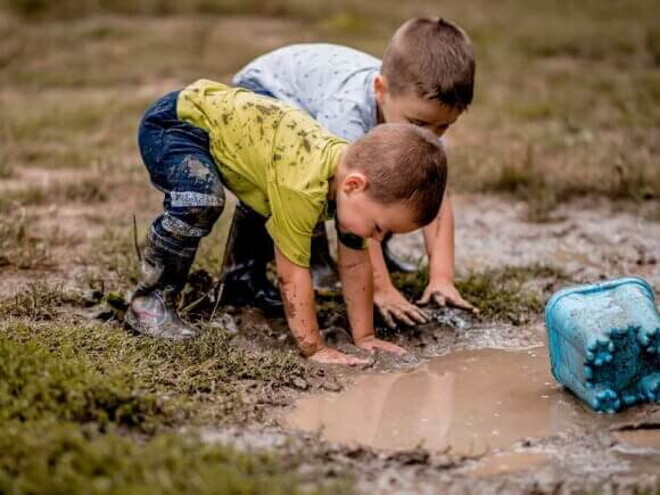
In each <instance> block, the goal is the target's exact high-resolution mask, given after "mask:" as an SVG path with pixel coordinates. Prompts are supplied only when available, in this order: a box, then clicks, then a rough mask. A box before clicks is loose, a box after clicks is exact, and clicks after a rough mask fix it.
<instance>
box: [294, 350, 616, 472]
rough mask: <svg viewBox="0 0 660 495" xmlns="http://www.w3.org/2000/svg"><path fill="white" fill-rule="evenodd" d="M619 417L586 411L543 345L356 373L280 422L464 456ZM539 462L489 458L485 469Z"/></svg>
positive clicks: (350, 440)
mask: <svg viewBox="0 0 660 495" xmlns="http://www.w3.org/2000/svg"><path fill="white" fill-rule="evenodd" d="M623 414H624V415H625V413H623ZM621 418H622V415H621V414H619V415H616V416H604V415H599V414H597V413H594V412H592V411H590V410H589V409H588V408H587V407H586V406H584V405H583V404H582V403H580V402H579V401H578V399H576V398H575V397H574V396H572V395H571V394H570V393H569V392H567V391H565V390H564V389H562V388H561V387H560V386H559V385H558V384H557V383H556V382H555V380H554V378H553V377H552V375H551V373H550V363H549V359H548V355H547V349H546V348H545V347H536V348H533V349H528V350H522V351H505V350H499V349H479V350H473V351H458V352H454V353H451V354H448V355H444V356H440V357H436V358H433V359H431V360H430V361H428V362H427V363H426V364H424V365H423V366H421V367H420V368H417V369H415V370H411V371H405V372H392V373H384V374H375V373H373V372H371V373H364V374H359V375H357V376H356V378H355V380H354V382H353V384H352V385H350V386H349V387H348V388H347V389H346V390H345V391H343V392H341V393H339V394H336V393H328V394H321V395H316V396H310V397H307V398H304V399H302V400H301V401H300V402H299V403H298V404H297V406H296V408H295V409H294V410H293V411H291V412H290V413H289V414H288V415H287V416H286V417H285V418H283V423H284V425H285V426H287V427H289V428H296V429H301V430H307V431H320V432H321V436H322V437H323V438H325V439H326V440H329V441H331V442H337V443H341V444H347V445H355V444H362V445H366V446H370V447H373V448H378V449H386V450H399V449H412V448H415V447H418V446H422V447H424V448H426V449H428V450H430V451H432V452H434V451H449V452H451V453H453V454H458V455H468V456H472V455H483V454H486V453H488V452H490V451H493V450H501V449H504V450H507V449H511V448H512V447H514V444H516V442H518V441H520V440H523V439H527V438H543V437H548V436H550V435H554V434H557V433H561V432H566V431H571V430H579V429H584V427H585V425H588V426H589V427H607V426H608V425H610V424H613V423H614V422H615V421H617V420H620V419H621ZM541 461H542V458H537V457H534V459H532V458H531V457H530V458H527V457H526V458H525V459H520V458H518V457H516V458H515V459H514V458H509V459H508V460H507V459H493V461H492V462H493V466H492V467H491V469H493V470H495V471H497V470H498V469H500V470H507V469H509V467H507V466H508V465H513V466H516V465H519V464H520V463H521V462H522V463H523V464H529V463H530V462H533V463H538V462H541ZM507 463H508V464H507ZM498 466H499V467H498Z"/></svg>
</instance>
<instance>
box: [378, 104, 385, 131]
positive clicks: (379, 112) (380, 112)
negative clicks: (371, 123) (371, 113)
mask: <svg viewBox="0 0 660 495" xmlns="http://www.w3.org/2000/svg"><path fill="white" fill-rule="evenodd" d="M384 123H385V117H383V111H382V110H381V109H380V103H378V100H376V124H378V125H380V124H384Z"/></svg>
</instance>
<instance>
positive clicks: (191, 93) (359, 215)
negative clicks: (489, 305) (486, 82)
mask: <svg viewBox="0 0 660 495" xmlns="http://www.w3.org/2000/svg"><path fill="white" fill-rule="evenodd" d="M139 144H140V152H141V154H142V158H143V160H144V162H145V164H146V166H147V169H148V170H149V174H150V177H151V180H152V182H153V184H154V185H155V186H156V187H157V188H158V189H159V190H161V191H162V192H163V193H164V194H165V201H164V208H165V212H164V214H163V215H161V216H159V217H158V218H156V219H155V220H154V222H153V224H152V226H151V229H150V231H149V234H148V236H147V246H146V249H145V250H144V255H143V262H142V266H141V274H140V281H139V284H138V287H137V289H136V291H135V293H134V295H133V297H132V298H131V302H130V307H129V309H128V311H127V314H126V322H127V324H129V325H130V326H131V327H132V328H134V329H135V330H136V331H138V332H141V333H145V334H149V335H154V336H160V337H164V338H171V339H183V338H187V337H191V336H193V335H194V332H193V331H192V330H191V329H190V328H189V327H187V326H186V325H185V324H184V323H183V322H182V321H181V320H180V318H179V317H178V315H177V314H176V310H175V307H174V301H175V299H176V296H177V294H178V293H179V292H180V291H181V289H182V287H183V285H184V284H185V281H186V276H187V274H188V270H189V268H190V265H191V264H192V261H193V258H194V256H195V253H196V250H197V246H198V244H199V241H200V239H201V238H202V237H203V236H205V235H207V234H208V233H209V232H210V231H211V228H212V227H213V224H214V223H215V221H216V220H217V219H218V217H219V216H220V214H221V212H222V210H223V205H224V194H223V185H224V186H226V187H227V188H229V189H230V190H231V191H232V192H233V193H234V194H235V195H236V196H237V197H238V198H239V199H240V200H241V201H242V202H243V203H244V204H245V205H247V207H249V208H250V209H251V210H253V211H254V212H256V213H257V214H259V215H261V216H262V217H263V218H264V219H267V220H266V221H265V226H266V229H267V231H268V234H269V235H270V237H271V238H272V239H273V241H274V244H275V259H276V264H277V271H278V277H279V285H280V290H281V293H282V297H283V301H284V304H285V308H284V309H285V313H286V317H287V320H288V324H289V327H290V328H291V330H292V333H293V336H294V337H295V339H296V342H297V344H298V347H299V349H300V351H301V352H302V354H303V355H305V356H307V357H309V358H310V359H313V360H316V361H319V362H325V363H342V364H356V363H361V362H365V360H362V359H358V358H356V357H352V356H348V355H345V354H342V353H341V352H339V351H337V350H334V349H331V348H329V347H326V346H324V345H323V342H322V340H321V336H320V333H319V329H318V324H317V321H316V314H315V309H314V292H313V289H312V279H311V275H310V272H309V268H308V267H309V259H310V242H311V236H312V232H313V230H314V227H315V225H316V224H317V223H318V222H319V220H321V219H324V218H329V217H331V216H332V215H335V222H336V226H337V232H338V239H339V241H340V242H339V243H338V253H339V272H340V276H341V280H342V283H343V290H344V300H345V303H346V307H347V311H348V319H349V322H350V325H351V330H352V335H353V340H354V342H355V344H356V345H357V346H360V347H362V348H365V349H368V350H370V351H374V350H376V349H382V350H385V351H389V352H394V353H401V352H403V349H401V348H400V347H398V346H396V345H394V344H391V343H388V342H385V341H382V340H379V339H377V338H376V337H375V335H374V329H373V321H372V318H373V312H372V305H373V301H372V275H371V266H370V263H369V255H368V252H367V251H366V249H364V248H365V239H366V238H373V239H377V240H380V239H382V237H383V236H384V235H386V234H387V233H388V232H410V231H412V230H414V229H417V228H420V227H422V226H424V225H427V224H429V223H430V222H431V221H432V220H433V219H434V218H435V217H436V215H437V214H438V211H439V209H440V206H441V203H442V197H443V195H444V189H445V183H446V158H445V154H444V151H443V148H442V145H441V144H440V143H439V142H438V141H437V140H436V139H435V137H434V136H433V134H432V133H430V132H429V131H426V130H423V129H420V128H418V127H415V126H413V125H409V124H387V125H383V126H379V127H378V128H376V129H374V130H372V131H371V132H369V133H368V134H367V135H365V136H364V137H362V138H361V139H358V140H357V141H355V142H354V143H352V144H350V145H349V144H348V143H346V141H344V140H341V139H339V138H336V137H334V136H333V135H331V134H330V133H328V132H327V131H325V130H324V129H323V128H322V127H321V126H320V125H319V124H318V123H316V122H315V121H314V120H313V119H312V118H311V117H309V116H308V115H307V114H305V113H304V112H302V111H301V110H298V109H295V108H294V107H290V106H289V105H287V104H285V103H282V102H279V101H277V100H274V99H271V98H268V97H263V96H259V95H256V94H254V93H252V92H250V91H246V90H244V89H240V88H230V87H228V86H225V85H223V84H220V83H215V82H212V81H207V80H200V81H197V82H196V83H194V84H192V85H190V86H188V87H187V88H185V89H183V90H182V91H180V92H174V93H170V94H169V95H167V96H165V97H163V98H161V99H160V100H158V101H157V102H156V103H155V104H154V105H153V106H152V107H151V108H150V109H149V110H148V111H147V113H146V115H145V116H144V118H143V120H142V123H141V125H140V131H139Z"/></svg>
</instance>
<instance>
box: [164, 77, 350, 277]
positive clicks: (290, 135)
mask: <svg viewBox="0 0 660 495" xmlns="http://www.w3.org/2000/svg"><path fill="white" fill-rule="evenodd" d="M177 115H178V117H179V119H181V120H183V121H185V122H188V123H189V124H192V125H194V126H196V127H199V128H202V129H204V130H206V131H207V132H208V133H209V139H210V148H211V149H210V152H211V154H212V155H213V157H214V159H215V161H216V164H217V165H218V169H219V170H220V174H221V175H222V178H223V180H224V181H225V184H226V185H227V187H228V188H229V189H230V190H231V191H232V192H233V193H234V194H235V195H236V196H237V197H238V198H240V199H241V201H243V202H244V203H245V204H247V205H248V206H249V207H250V208H252V209H254V210H255V211H257V212H258V213H260V214H261V215H263V216H265V217H268V221H267V222H266V228H267V229H268V232H269V234H270V235H271V237H272V238H273V240H274V241H275V244H276V245H277V247H278V248H279V249H280V251H282V253H283V254H284V256H286V257H287V258H288V259H289V260H290V261H291V262H293V263H295V264H297V265H300V266H309V258H310V250H311V237H312V232H313V230H314V226H315V225H316V223H317V222H318V221H319V220H320V219H322V218H325V216H326V213H327V194H328V181H329V179H330V178H332V177H333V176H334V174H335V171H336V169H337V165H338V164H339V158H340V154H341V152H342V150H343V149H344V148H345V147H346V145H347V143H346V141H344V140H342V139H339V138H336V137H335V136H333V135H332V134H330V133H328V132H327V131H326V130H324V129H323V128H322V127H321V126H320V125H319V124H318V123H317V122H315V121H314V120H313V119H312V118H310V117H309V116H308V115H307V114H306V113H304V112H303V111H301V110H299V109H296V108H294V107H291V106H289V105H287V104H286V103H283V102H281V101H278V100H274V99H272V98H267V97H264V96H259V95H256V94H254V93H252V92H250V91H246V90H244V89H240V88H231V87H229V86H225V85H224V84H220V83H217V82H213V81H208V80H204V79H202V80H199V81H197V82H195V83H193V84H191V85H190V86H188V87H186V88H185V89H184V90H182V91H181V93H179V98H178V101H177Z"/></svg>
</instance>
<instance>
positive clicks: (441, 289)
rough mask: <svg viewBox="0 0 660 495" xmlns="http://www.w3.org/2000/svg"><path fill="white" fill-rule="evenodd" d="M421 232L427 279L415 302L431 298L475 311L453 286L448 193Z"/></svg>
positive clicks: (443, 303)
mask: <svg viewBox="0 0 660 495" xmlns="http://www.w3.org/2000/svg"><path fill="white" fill-rule="evenodd" d="M423 234H424V243H425V245H426V253H427V255H428V258H429V283H428V285H427V286H426V289H425V290H424V293H423V294H422V297H421V298H420V300H419V301H418V303H419V304H428V303H429V302H430V301H431V300H433V301H434V302H435V303H436V304H438V305H439V306H444V305H445V304H451V305H453V306H456V307H458V308H463V309H469V310H472V311H473V312H475V313H476V312H478V310H477V309H476V308H475V307H474V306H472V304H470V303H469V302H467V301H466V300H465V299H463V297H462V296H461V294H460V293H459V292H458V290H457V289H456V287H455V286H454V209H453V206H452V202H451V196H449V194H448V193H446V194H445V200H444V201H443V204H442V208H441V209H440V213H439V215H438V217H436V219H435V220H434V221H433V222H431V223H430V224H429V225H427V226H426V227H424V229H423Z"/></svg>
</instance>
